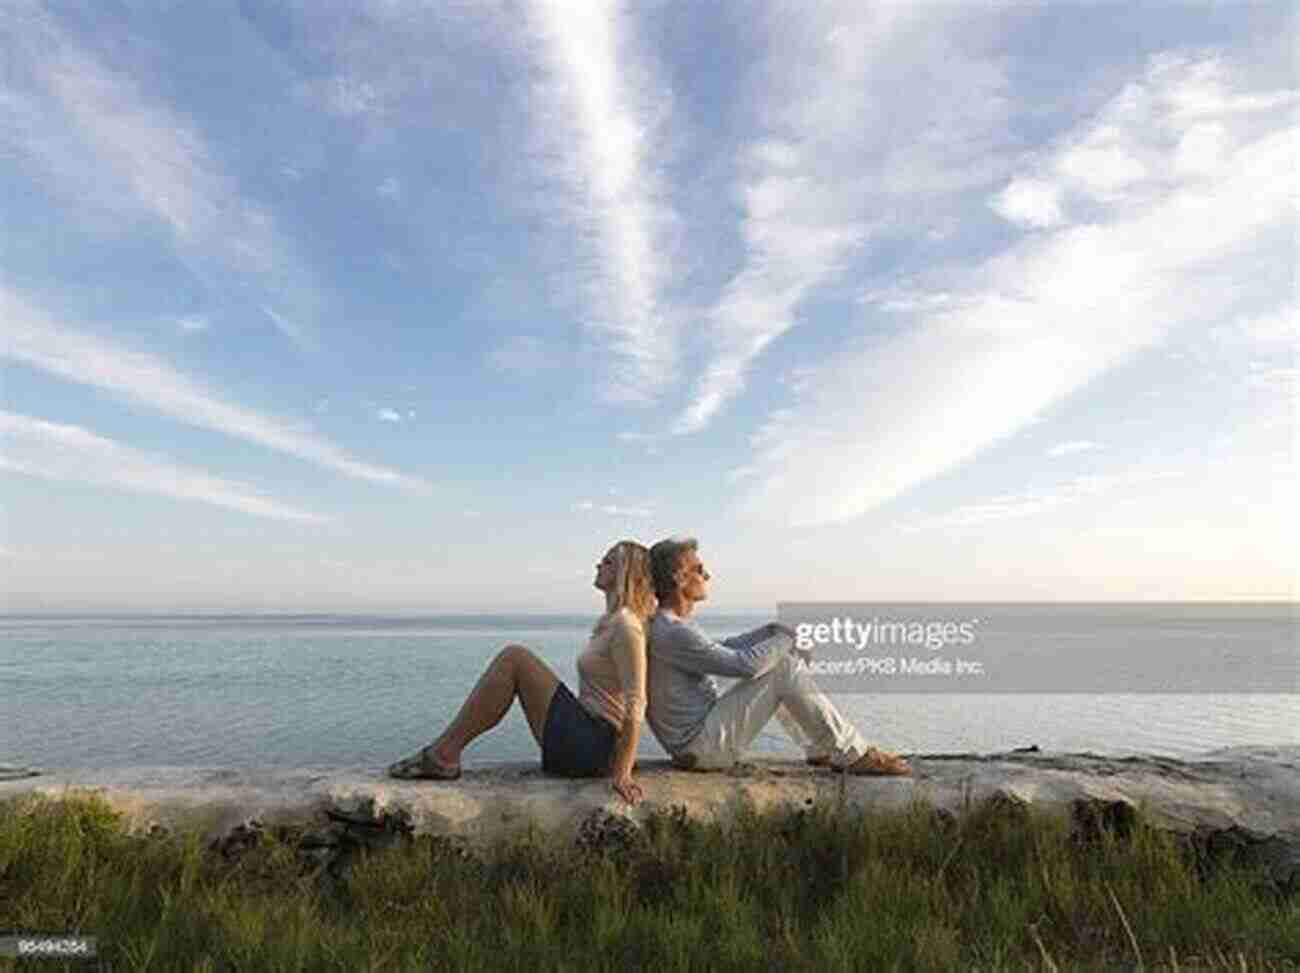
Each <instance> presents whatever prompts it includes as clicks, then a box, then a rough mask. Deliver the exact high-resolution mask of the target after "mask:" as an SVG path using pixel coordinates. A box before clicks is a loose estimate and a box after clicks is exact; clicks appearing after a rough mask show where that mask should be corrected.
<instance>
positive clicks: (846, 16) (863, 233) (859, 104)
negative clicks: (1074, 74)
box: [674, 2, 1004, 433]
mask: <svg viewBox="0 0 1300 973" xmlns="http://www.w3.org/2000/svg"><path fill="white" fill-rule="evenodd" d="M954 9H955V8H952V7H950V6H949V5H927V4H911V5H904V4H865V3H861V4H859V3H851V4H841V3H832V2H825V3H807V4H800V5H799V6H798V7H797V8H791V7H787V6H785V5H783V4H776V5H774V7H773V8H772V11H771V12H770V13H769V14H768V19H767V24H768V29H769V34H770V45H769V50H770V51H771V52H772V54H771V59H770V63H769V64H766V65H765V66H764V70H763V71H762V72H761V74H760V76H761V77H762V78H764V79H765V80H764V81H763V83H762V86H761V90H760V91H759V92H758V93H757V95H756V99H757V101H758V102H759V104H760V106H761V107H760V116H761V120H762V122H763V123H764V124H765V126H766V129H767V130H766V131H765V132H764V133H763V134H762V136H761V137H759V138H756V139H755V140H754V141H753V142H751V143H750V144H749V145H748V146H747V147H746V148H745V149H744V150H743V152H742V153H741V156H740V158H739V159H738V170H739V181H738V185H737V188H736V196H737V199H738V201H739V202H740V203H741V205H742V206H743V210H744V214H745V215H744V219H743V223H742V227H741V231H742V236H743V239H744V245H745V249H746V259H745V264H744V266H743V267H742V269H741V270H740V271H739V272H738V273H737V274H736V276H735V277H734V278H733V279H732V280H731V281H730V282H729V283H728V285H727V286H726V288H725V289H724V291H723V293H722V295H721V297H720V298H719V300H718V301H717V303H716V304H715V305H714V306H713V307H712V308H711V309H710V311H709V312H708V314H707V325H708V341H709V344H710V354H711V357H710V360H709V362H708V364H707V365H706V367H705V368H704V370H703V372H702V374H701V375H700V376H699V378H698V379H697V381H696V383H695V387H694V390H693V393H692V396H691V400H690V402H689V404H688V405H687V406H686V408H685V409H684V410H683V411H682V412H681V414H680V415H679V416H678V418H677V420H676V422H675V424H674V431H675V432H677V433H691V432H695V431H698V430H700V429H702V428H704V427H705V426H706V425H707V424H708V423H709V422H710V421H711V420H712V419H713V417H714V416H715V415H716V414H717V413H718V412H719V410H721V409H722V408H723V407H724V406H725V405H726V403H727V402H729V401H730V400H731V399H732V398H734V397H735V396H736V395H738V394H739V393H740V392H741V391H742V390H743V388H744V386H745V381H746V375H747V373H748V370H749V368H750V365H751V363H752V362H753V361H754V360H755V359H756V358H757V357H758V356H759V355H760V354H762V352H763V351H764V349H766V348H767V347H768V346H769V345H770V344H771V343H772V342H773V341H774V340H776V339H777V338H779V337H780V336H781V335H783V334H784V333H785V332H786V331H788V330H789V329H790V328H791V327H793V326H794V324H795V321H796V315H797V313H798V309H799V305H800V303H801V302H802V301H804V300H805V299H806V298H807V297H808V296H809V295H810V294H812V293H814V292H815V291H817V290H818V289H819V288H821V287H823V286H824V285H826V284H828V283H829V282H831V281H832V280H833V279H834V278H835V277H836V276H837V275H838V274H840V273H841V271H842V270H843V269H844V267H845V266H846V265H847V264H848V262H849V261H850V260H851V259H854V258H855V257H857V256H859V252H860V251H861V250H862V249H863V247H864V245H865V244H867V242H868V241H869V240H871V239H872V238H873V236H875V235H878V234H879V233H881V232H882V231H886V230H888V229H889V228H890V227H891V226H892V225H893V224H894V223H895V222H899V221H905V222H908V223H909V224H910V226H909V229H912V230H914V229H916V228H917V221H916V218H915V213H914V212H912V211H910V210H909V208H908V206H907V203H906V200H907V199H909V198H910V197H914V196H917V195H923V196H925V197H927V199H928V201H929V203H930V209H932V210H936V211H937V209H938V208H937V207H936V206H934V203H935V201H936V200H937V199H938V198H940V197H942V196H943V194H945V193H948V192H952V191H955V190H957V189H959V188H963V187H966V186H970V185H972V184H974V185H978V184H980V183H981V182H983V181H985V180H987V179H988V178H989V174H990V158H991V149H990V142H991V140H992V138H993V135H992V134H991V133H993V132H994V131H995V130H996V123H997V122H999V121H1000V120H1001V119H1002V117H1003V114H1004V109H1003V97H1002V88H1003V86H1004V83H1003V79H1002V77H1001V74H1000V72H999V70H998V69H997V68H996V66H995V64H994V62H993V61H992V60H991V59H984V58H981V57H978V56H971V55H970V54H968V53H967V52H965V51H964V50H962V49H961V46H960V45H959V44H958V43H956V42H955V40H954V38H955V37H957V36H958V35H959V30H957V29H955V25H954V24H952V23H948V22H946V20H945V18H948V17H950V16H951V15H952V13H953V11H954ZM936 61H937V62H941V63H943V65H944V69H943V71H942V72H941V75H942V79H943V80H942V83H941V85H938V84H936V81H935V80H934V77H933V72H932V71H930V70H929V68H928V67H926V65H927V64H930V63H934V62H936ZM900 77H905V78H907V79H908V82H907V83H905V84H900V83H899V80H898V79H899V78H900ZM940 89H941V90H940ZM904 213H906V214H907V215H906V216H903V215H902V214H904ZM920 222H921V223H924V219H922V220H921V221H920ZM922 228H923V229H933V227H922Z"/></svg>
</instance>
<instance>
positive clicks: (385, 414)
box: [375, 409, 402, 422]
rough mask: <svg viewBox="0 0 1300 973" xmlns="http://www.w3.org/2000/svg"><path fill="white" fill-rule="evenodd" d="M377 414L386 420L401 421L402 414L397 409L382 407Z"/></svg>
mask: <svg viewBox="0 0 1300 973" xmlns="http://www.w3.org/2000/svg"><path fill="white" fill-rule="evenodd" d="M375 415H376V416H377V417H378V418H380V419H382V420H383V421H384V422H401V421H402V414H401V413H400V412H398V411H397V410H396V409H380V410H379V411H378V412H376V413H375Z"/></svg>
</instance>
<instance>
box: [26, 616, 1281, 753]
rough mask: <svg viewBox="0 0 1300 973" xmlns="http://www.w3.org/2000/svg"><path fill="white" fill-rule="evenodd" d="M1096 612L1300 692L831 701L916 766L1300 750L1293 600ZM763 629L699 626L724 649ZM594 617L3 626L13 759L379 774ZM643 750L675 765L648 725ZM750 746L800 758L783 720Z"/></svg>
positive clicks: (1109, 627)
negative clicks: (994, 754)
mask: <svg viewBox="0 0 1300 973" xmlns="http://www.w3.org/2000/svg"><path fill="white" fill-rule="evenodd" d="M1088 611H1092V612H1096V613H1097V620H1098V625H1099V629H1098V630H1099V631H1105V632H1106V633H1107V638H1108V639H1110V638H1115V639H1126V638H1127V639H1130V640H1131V641H1132V642H1133V643H1134V644H1138V643H1142V644H1150V642H1151V639H1152V638H1156V637H1159V635H1158V633H1160V632H1166V633H1168V634H1167V636H1166V637H1167V639H1169V640H1174V639H1177V640H1180V641H1179V643H1178V644H1185V643H1188V642H1189V640H1197V641H1199V642H1201V643H1204V642H1206V641H1207V640H1208V641H1209V642H1212V643H1214V644H1221V645H1222V646H1223V647H1224V650H1225V651H1228V652H1231V651H1238V652H1239V651H1241V648H1240V647H1241V646H1258V645H1261V644H1263V645H1266V646H1268V648H1269V654H1270V658H1272V659H1273V660H1274V663H1273V664H1274V665H1276V660H1278V659H1279V658H1281V659H1283V660H1288V659H1294V660H1298V661H1297V665H1296V666H1294V667H1291V672H1290V678H1289V679H1287V678H1286V672H1285V668H1284V669H1283V670H1282V672H1283V675H1282V677H1281V678H1280V679H1279V684H1278V686H1277V688H1278V690H1279V691H1278V692H1275V693H1274V692H1262V693H1250V694H1241V693H1206V692H1198V693H1184V694H1176V693H1153V694H1134V693H1086V694H1085V693H1069V692H1059V693H1058V692H1053V693H1025V692H1022V693H1000V694H977V693H970V692H962V693H946V692H936V693H897V692H895V693H881V694H871V693H864V692H861V691H858V692H852V693H841V692H836V691H835V686H834V685H833V684H832V683H827V684H826V688H827V690H828V692H829V694H830V695H831V697H832V699H833V700H834V701H835V703H836V705H838V706H839V707H840V708H841V710H842V712H844V714H845V715H846V716H848V717H849V718H850V719H851V720H853V721H854V722H855V723H856V725H857V726H858V727H859V729H860V730H862V732H863V733H864V735H865V736H866V737H867V738H868V739H869V740H870V741H871V742H873V743H876V744H878V745H880V746H882V747H885V748H888V749H893V750H900V751H903V752H911V753H919V752H953V751H977V752H989V751H995V750H1005V749H1008V748H1012V747H1019V746H1027V745H1030V744H1037V745H1038V746H1040V747H1042V748H1043V749H1050V750H1069V751H1081V750H1092V751H1097V752H1105V753H1112V754H1128V753H1137V752H1152V753H1159V754H1166V755H1170V756H1193V755H1197V754H1201V753H1204V752H1206V751H1209V750H1213V749H1218V748H1221V747H1227V746H1239V745H1276V744H1292V745H1294V744H1300V694H1298V693H1297V692H1296V689H1297V682H1296V679H1297V673H1300V654H1297V627H1296V606H1295V605H1294V604H1290V605H1288V604H1282V605H1233V606H1228V607H1226V608H1225V609H1224V610H1223V611H1214V610H1208V611H1198V612H1196V613H1194V617H1195V618H1196V622H1195V625H1194V626H1192V627H1191V628H1190V629H1189V626H1188V622H1187V618H1188V615H1187V613H1186V611H1184V610H1183V609H1181V608H1179V606H1167V605H1166V606H1160V605H1154V606H1142V608H1141V609H1135V608H1134V606H1132V605H1129V606H1124V609H1123V610H1122V611H1121V610H1119V609H1111V608H1108V607H1107V606H1092V607H1090V608H1089V609H1088ZM768 617H771V616H768ZM1074 617H1075V618H1076V619H1077V617H1078V611H1077V610H1076V611H1075V612H1074ZM766 620H767V618H766V617H760V616H748V615H747V616H738V615H731V616H722V615H711V616H710V615H705V614H702V615H701V616H700V623H701V625H702V626H703V627H704V628H705V630H706V631H708V632H709V633H710V634H711V635H714V636H715V637H721V636H724V635H728V634H733V633H735V632H738V631H742V630H744V629H748V628H751V627H753V626H755V625H757V624H759V623H760V622H763V621H766ZM593 622H594V618H592V617H590V616H572V615H567V616H566V615H491V616H487V615H480V616H441V617H427V618H409V617H403V618H394V617H378V616H376V617H362V616H323V615H312V616H129V617H128V616H112V617H104V616H97V617H91V616H77V617H71V616H68V617H51V616H45V617H37V616H14V615H11V616H4V617H0V764H3V763H16V764H26V765H31V766H37V767H44V768H59V767H87V768H101V767H121V766H131V765H151V766H153V765H158V766H161V765H208V766H230V767H277V766H278V767H289V766H300V767H306V766H321V767H331V766H358V765H374V766H377V767H382V766H384V765H386V764H387V763H389V762H391V761H393V760H395V759H396V758H398V757H401V756H405V755H406V754H408V753H410V752H411V751H413V750H414V749H416V748H417V747H419V746H421V745H422V744H424V743H426V742H428V741H429V740H430V739H432V738H433V737H434V736H435V735H436V734H437V732H438V731H439V730H440V729H441V727H442V726H443V725H444V724H445V723H446V721H447V720H449V719H450V718H451V716H452V715H453V714H454V712H455V710H456V708H457V707H458V706H459V705H460V703H461V701H462V700H463V699H464V697H465V695H466V693H467V692H468V691H469V689H470V687H471V686H473V684H474V682H475V680H476V679H477V678H478V676H479V674H480V673H481V672H482V669H483V667H484V666H485V665H486V664H487V662H488V661H489V660H490V659H491V658H492V656H493V655H494V654H495V653H496V652H497V651H498V650H499V649H500V648H501V647H502V646H503V645H504V644H506V643H509V642H522V643H523V644H525V645H527V646H529V647H530V648H532V649H533V650H534V651H536V652H537V653H538V654H539V655H541V656H542V657H543V658H544V659H546V660H547V662H548V663H549V664H550V665H551V666H552V668H554V669H555V671H556V673H557V674H558V675H559V676H560V678H562V679H563V680H564V681H565V682H567V683H568V684H569V686H570V688H573V689H575V691H576V686H577V683H576V676H575V669H574V658H575V656H576V654H577V652H578V650H579V649H580V648H581V647H582V645H583V644H584V643H585V641H586V638H587V635H588V633H589V631H590V627H591V625H592V623H593ZM1175 622H1176V624H1175ZM1048 624H1049V622H1048V621H1046V620H1045V621H1044V622H1043V625H1048ZM1153 633H1157V634H1154V635H1153ZM1041 634H1042V635H1043V636H1044V638H1042V639H1039V638H1037V637H1034V636H1033V635H1032V634H1029V633H1027V634H1025V635H1024V641H1025V646H1026V647H1027V650H1029V649H1031V648H1032V646H1034V645H1039V644H1043V645H1054V644H1055V643H1053V642H1052V640H1051V639H1050V638H1047V636H1049V635H1050V634H1051V633H1049V632H1044V633H1041ZM1261 640H1262V642H1261ZM1058 641H1059V640H1058ZM1171 645H1172V643H1171ZM1166 648H1169V646H1166ZM1049 651H1057V649H1055V648H1053V649H1050V650H1049ZM1251 651H1254V650H1251ZM641 749H642V752H643V753H644V754H645V755H647V756H662V755H663V751H662V750H661V749H660V748H659V746H658V744H657V743H656V742H654V740H653V738H652V737H651V736H650V734H649V732H648V730H647V732H646V733H645V739H644V741H643V744H642V748H641ZM754 749H755V750H756V751H759V752H787V753H794V750H793V748H792V746H791V744H790V743H789V741H788V739H787V738H786V737H785V735H784V734H783V732H782V731H781V730H780V727H779V724H775V723H773V724H772V729H771V730H770V731H768V732H766V733H765V734H764V735H763V736H761V737H760V738H759V740H758V741H757V742H756V744H755V747H754ZM537 759H538V752H537V748H536V745H535V744H534V743H533V740H532V737H531V735H530V734H529V732H528V727H527V724H526V723H525V721H524V718H523V714H522V712H521V711H520V710H519V709H518V707H515V708H514V709H513V710H512V711H511V713H510V714H509V715H508V716H507V717H506V719H505V720H504V721H503V722H502V723H501V725H500V726H498V727H497V728H496V729H495V730H493V731H491V732H490V733H488V734H487V735H485V736H483V737H481V738H480V739H479V740H478V741H476V742H475V744H474V745H473V746H471V747H470V748H469V749H468V750H467V751H466V754H465V762H466V765H467V766H473V765H476V764H478V765H485V764H491V763H496V762H500V761H508V760H537Z"/></svg>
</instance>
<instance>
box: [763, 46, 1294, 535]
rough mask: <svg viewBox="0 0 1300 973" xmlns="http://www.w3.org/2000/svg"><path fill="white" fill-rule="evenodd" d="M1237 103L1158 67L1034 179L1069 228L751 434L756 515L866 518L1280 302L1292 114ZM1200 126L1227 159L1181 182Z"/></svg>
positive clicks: (1222, 84)
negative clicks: (1074, 402)
mask: <svg viewBox="0 0 1300 973" xmlns="http://www.w3.org/2000/svg"><path fill="white" fill-rule="evenodd" d="M1207 86H1208V87H1207ZM1238 86H1239V85H1238V83H1236V82H1235V81H1234V79H1233V76H1232V73H1231V71H1230V70H1229V69H1228V67H1227V66H1226V65H1224V64H1223V63H1221V62H1219V61H1218V60H1216V59H1214V58H1200V59H1197V58H1187V57H1176V56H1164V57H1159V58H1155V59H1153V60H1152V62H1151V64H1150V67H1149V70H1148V71H1147V72H1146V73H1145V74H1144V75H1143V76H1142V77H1140V78H1138V79H1136V80H1135V81H1133V82H1132V83H1131V84H1129V85H1128V86H1126V87H1125V88H1124V90H1123V91H1122V92H1120V93H1119V94H1118V95H1117V96H1116V97H1115V98H1114V99H1113V100H1112V101H1111V102H1110V103H1109V104H1107V105H1106V106H1105V107H1104V108H1103V109H1102V110H1101V112H1100V113H1099V114H1098V115H1097V116H1096V117H1095V118H1092V119H1089V120H1087V121H1086V122H1084V123H1082V124H1081V125H1080V126H1079V128H1078V129H1076V130H1075V131H1073V132H1071V133H1068V134H1067V135H1066V136H1065V137H1064V138H1063V139H1062V140H1061V141H1060V142H1059V143H1057V145H1056V146H1055V148H1054V149H1053V150H1052V151H1050V152H1047V153H1046V154H1045V155H1044V157H1043V158H1042V159H1041V160H1039V162H1038V163H1036V164H1035V165H1034V166H1033V167H1031V169H1030V171H1028V172H1026V173H1025V174H1024V177H1026V178H1032V179H1036V180H1040V181H1050V182H1053V183H1054V184H1055V185H1057V186H1058V187H1059V192H1060V197H1061V199H1062V201H1063V214H1064V215H1065V218H1066V219H1067V220H1069V221H1070V222H1068V223H1067V224H1066V225H1064V226H1062V227H1061V228H1059V229H1054V230H1050V231H1043V230H1039V231H1036V232H1034V233H1033V234H1030V235H1028V236H1026V237H1024V238H1022V239H1021V240H1020V241H1019V242H1017V243H1016V244H1015V245H1013V246H1012V247H1011V248H1009V249H1008V250H1007V251H1006V252H1004V253H1002V254H1000V255H998V256H995V257H993V258H992V259H989V260H987V261H985V262H984V263H982V264H980V265H978V266H976V267H975V268H974V269H973V270H972V271H971V272H969V273H968V274H967V275H966V276H965V279H964V280H962V281H960V282H959V283H960V284H961V286H960V287H959V288H958V287H952V286H948V287H945V290H947V291H952V292H955V293H956V294H957V298H956V299H955V300H954V302H953V306H952V307H951V308H949V309H946V310H942V311H939V312H936V313H932V314H930V315H928V316H925V317H924V318H922V320H921V322H920V323H919V326H918V327H917V328H916V330H914V331H912V332H909V333H907V334H904V335H902V336H900V337H898V338H895V339H892V340H889V341H886V342H883V343H877V344H876V345H874V346H872V347H870V348H864V349H861V350H859V349H851V350H850V351H849V352H848V353H846V354H844V355H842V356H839V357H837V359H836V360H834V361H832V362H830V363H828V364H827V365H825V366H824V367H822V368H821V369H819V372H818V375H817V379H816V381H814V382H811V383H808V384H807V386H806V391H805V393H804V394H803V396H802V397H801V398H800V400H799V401H798V402H797V404H796V406H795V407H793V408H792V409H791V410H790V411H789V412H787V413H785V414H783V415H781V416H778V417H774V418H773V419H771V420H769V422H768V423H766V424H765V426H764V427H763V428H762V429H761V430H760V432H759V434H758V435H757V436H756V440H755V442H756V445H757V447H758V453H759V457H758V465H759V466H760V468H761V469H762V471H763V474H762V477H761V482H760V483H759V484H758V485H757V486H756V488H755V489H754V491H753V492H752V493H751V494H750V495H749V496H748V497H747V498H746V500H745V506H746V508H747V509H749V510H751V511H752V512H755V513H760V514H763V515H766V516H774V517H777V518H778V519H783V520H787V521H789V522H793V523H804V524H807V523H824V522H831V521H839V520H844V519H847V518H850V517H854V516H856V515H859V514H861V513H863V512H865V511H867V510H870V509H872V508H873V507H876V506H878V505H879V504H882V503H884V502H885V501H887V500H889V499H891V498H892V497H895V496H898V495H899V494H900V493H902V492H903V491H905V490H907V489H908V488H909V487H911V486H914V485H915V484H918V483H920V482H923V481H924V480H926V479H928V478H930V477H932V476H934V475H936V474H938V473H940V472H942V471H945V470H948V469H950V468H952V467H953V466H955V465H956V464H958V463H960V462H962V461H963V460H966V459H968V458H969V457H972V456H974V455H975V454H976V453H978V452H979V451H980V450H981V449H983V448H985V447H986V446H988V445H989V444H991V443H994V442H996V441H997V440H999V439H1001V438H1002V437H1005V436H1008V435H1010V434H1012V433H1014V432H1015V431H1017V430H1018V429H1020V428H1021V427H1023V426H1024V425H1025V424H1026V423H1028V422H1031V421H1033V420H1034V419H1035V418H1037V417H1038V416H1039V414H1040V413H1041V412H1042V410H1044V409H1046V408H1048V407H1050V406H1051V405H1053V404H1054V403H1056V402H1058V401H1060V400H1062V399H1063V398H1064V397H1066V396H1068V395H1070V394H1071V393H1072V392H1074V391H1075V390H1077V389H1079V388H1080V387H1082V386H1083V385H1084V384H1085V383H1087V382H1088V381H1089V380H1090V379H1092V378H1094V377H1095V376H1097V375H1099V374H1101V373H1103V372H1104V371H1106V370H1107V369H1110V368H1112V367H1114V366H1115V365H1117V364H1119V363H1121V362H1124V361H1126V360H1128V359H1129V358H1131V357H1132V356H1133V355H1134V354H1136V353H1137V352H1139V351H1140V350H1142V349H1144V348H1147V347H1150V346H1151V345H1153V344H1154V343H1156V342H1158V341H1160V340H1161V339H1162V338H1163V337H1164V336H1165V335H1167V334H1168V333H1169V332H1170V330H1171V329H1173V328H1175V327H1183V326H1189V325H1200V326H1202V327H1208V326H1210V325H1213V324H1215V323H1216V322H1217V321H1219V320H1222V319H1223V318H1224V316H1230V315H1231V313H1232V311H1233V309H1234V305H1237V304H1239V303H1247V304H1249V305H1251V306H1259V305H1260V304H1265V305H1267V304H1269V303H1276V302H1277V301H1278V299H1279V298H1280V295H1277V294H1275V293H1274V294H1269V293H1260V289H1261V288H1264V289H1265V290H1266V291H1267V290H1268V289H1270V288H1273V287H1275V286H1276V285H1275V283H1273V282H1274V281H1276V279H1277V275H1276V274H1259V273H1258V272H1257V271H1258V269H1259V268H1260V267H1261V266H1264V267H1269V266H1272V265H1275V264H1276V263H1277V261H1278V259H1280V258H1285V259H1291V257H1290V256H1288V254H1290V253H1293V251H1292V250H1290V249H1289V248H1291V247H1292V246H1293V244H1292V242H1291V234H1292V228H1293V227H1294V221H1295V219H1296V212H1295V209H1296V199H1295V195H1294V171H1295V168H1296V162H1297V129H1296V127H1295V123H1294V119H1293V118H1292V117H1291V116H1290V114H1289V113H1286V112H1275V111H1270V112H1265V113H1264V114H1263V115H1260V114H1258V112H1257V111H1256V106H1257V105H1261V104H1270V105H1276V104H1278V103H1280V102H1287V101H1288V99H1287V98H1285V97H1284V96H1283V95H1280V94H1278V93H1274V92H1268V93H1263V94H1261V95H1259V96H1256V95H1255V94H1254V93H1249V92H1240V91H1238V90H1234V89H1235V88H1237V87H1238ZM1214 112H1223V114H1221V115H1215V114H1213V113H1214ZM1206 123H1217V124H1219V125H1221V126H1222V127H1223V131H1224V139H1223V141H1222V151H1221V153H1220V154H1219V155H1218V156H1217V159H1218V161H1217V162H1216V163H1215V165H1214V167H1213V168H1212V169H1205V168H1200V169H1197V170H1196V171H1195V172H1182V173H1178V172H1177V171H1176V170H1175V169H1174V167H1173V165H1172V159H1173V158H1174V156H1175V155H1176V154H1177V152H1178V151H1179V148H1180V146H1182V145H1185V144H1186V138H1187V136H1188V133H1189V132H1191V131H1193V130H1194V128H1195V127H1196V126H1197V125H1201V124H1206ZM1099 133H1100V134H1099ZM1081 146H1082V147H1084V148H1083V149H1082V150H1081V149H1080V147H1081ZM1080 151H1083V153H1084V154H1085V155H1086V154H1087V153H1092V152H1094V151H1101V152H1103V153H1104V154H1105V157H1106V161H1105V163H1104V167H1109V168H1108V169H1106V171H1105V172H1102V171H1100V170H1099V169H1098V168H1096V167H1086V166H1084V165H1083V163H1082V161H1081V160H1080V156H1079V153H1080ZM1129 159H1131V160H1136V161H1134V163H1133V164H1132V165H1130V164H1129V163H1128V162H1126V161H1125V160H1129ZM1098 165H1099V166H1101V165H1102V163H1098ZM1104 167H1103V168H1104ZM1085 214H1086V218H1085ZM945 283H946V284H947V283H949V282H947V281H945ZM866 376H870V381H867V380H866V379H865V377H866ZM811 471H815V474H814V473H813V472H811Z"/></svg>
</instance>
